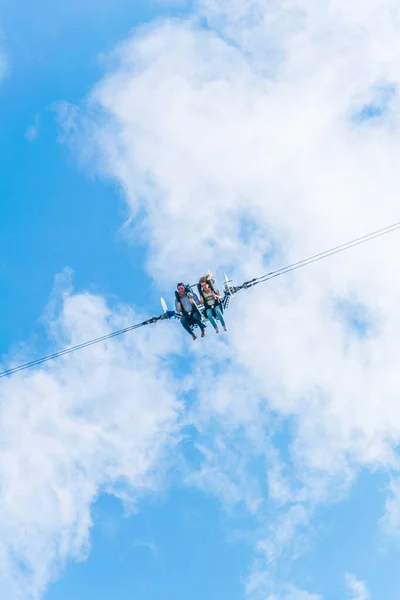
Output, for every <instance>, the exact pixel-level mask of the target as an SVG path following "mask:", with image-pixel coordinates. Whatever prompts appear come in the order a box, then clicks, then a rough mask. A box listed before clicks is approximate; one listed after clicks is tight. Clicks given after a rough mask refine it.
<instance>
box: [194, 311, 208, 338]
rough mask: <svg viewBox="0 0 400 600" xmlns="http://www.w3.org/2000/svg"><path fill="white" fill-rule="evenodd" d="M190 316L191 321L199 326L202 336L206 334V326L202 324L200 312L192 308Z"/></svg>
mask: <svg viewBox="0 0 400 600" xmlns="http://www.w3.org/2000/svg"><path fill="white" fill-rule="evenodd" d="M191 317H192V321H193V323H196V325H198V326H199V327H200V329H201V335H202V337H204V336H205V335H206V332H205V329H206V326H205V325H204V323H203V321H202V320H201V316H200V313H199V312H197V310H192V314H191Z"/></svg>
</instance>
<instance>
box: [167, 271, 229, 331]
mask: <svg viewBox="0 0 400 600" xmlns="http://www.w3.org/2000/svg"><path fill="white" fill-rule="evenodd" d="M176 287H177V292H176V301H175V310H176V311H177V312H178V313H182V318H181V323H182V326H183V327H184V329H185V330H186V331H187V332H188V333H189V334H190V335H191V336H192V338H193V339H194V340H195V339H197V336H196V334H195V333H194V331H193V327H194V326H195V325H198V326H199V327H200V330H201V337H204V336H205V335H206V332H205V329H206V326H205V325H204V323H203V322H202V319H201V313H200V312H199V310H198V309H197V306H198V305H200V304H203V305H204V312H205V315H206V317H207V318H208V320H209V321H210V323H211V325H212V326H213V327H214V329H215V332H216V333H219V328H218V325H217V323H216V320H218V321H219V322H220V323H221V325H222V326H223V328H224V331H227V327H226V324H225V321H224V317H223V315H222V304H221V296H220V294H219V292H218V290H215V289H214V287H213V285H212V283H211V281H210V279H209V278H208V277H207V276H204V277H200V281H199V283H198V286H197V288H198V291H199V295H200V298H199V297H198V296H197V294H195V293H194V292H190V296H189V295H188V291H190V290H188V289H187V287H186V286H185V284H184V283H178V285H177V286H176ZM196 305H197V306H196Z"/></svg>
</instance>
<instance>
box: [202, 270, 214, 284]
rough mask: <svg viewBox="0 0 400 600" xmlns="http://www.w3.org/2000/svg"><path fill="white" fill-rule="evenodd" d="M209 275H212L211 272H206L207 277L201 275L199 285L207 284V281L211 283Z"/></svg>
mask: <svg viewBox="0 0 400 600" xmlns="http://www.w3.org/2000/svg"><path fill="white" fill-rule="evenodd" d="M211 275H212V273H211V271H208V273H207V275H203V276H202V277H200V279H199V284H202V283H207V281H211Z"/></svg>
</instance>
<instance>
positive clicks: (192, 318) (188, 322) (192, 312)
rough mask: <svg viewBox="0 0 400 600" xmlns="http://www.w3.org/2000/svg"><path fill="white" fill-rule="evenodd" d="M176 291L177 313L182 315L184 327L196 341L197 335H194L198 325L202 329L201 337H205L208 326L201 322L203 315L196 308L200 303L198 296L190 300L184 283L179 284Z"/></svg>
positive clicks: (194, 295)
mask: <svg viewBox="0 0 400 600" xmlns="http://www.w3.org/2000/svg"><path fill="white" fill-rule="evenodd" d="M176 289H177V291H176V292H175V309H176V312H178V313H182V318H181V323H182V326H183V327H184V329H185V330H186V331H187V332H188V333H189V334H190V335H191V336H192V338H193V339H194V340H196V339H197V335H196V334H195V333H194V331H193V327H194V326H195V325H198V326H199V327H200V329H201V337H204V336H205V335H206V332H205V329H206V326H205V325H204V323H203V321H202V320H201V314H200V312H199V311H198V309H197V308H196V306H195V303H196V304H199V303H200V300H199V298H198V297H197V296H196V294H193V298H189V296H188V295H187V291H186V287H185V284H184V283H178V285H177V286H176Z"/></svg>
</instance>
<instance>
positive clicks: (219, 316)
mask: <svg viewBox="0 0 400 600" xmlns="http://www.w3.org/2000/svg"><path fill="white" fill-rule="evenodd" d="M215 314H216V315H217V319H218V321H219V322H220V323H221V325H222V327H223V328H224V329H225V330H226V325H225V320H224V317H223V315H222V310H221V307H220V306H216V307H215Z"/></svg>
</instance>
